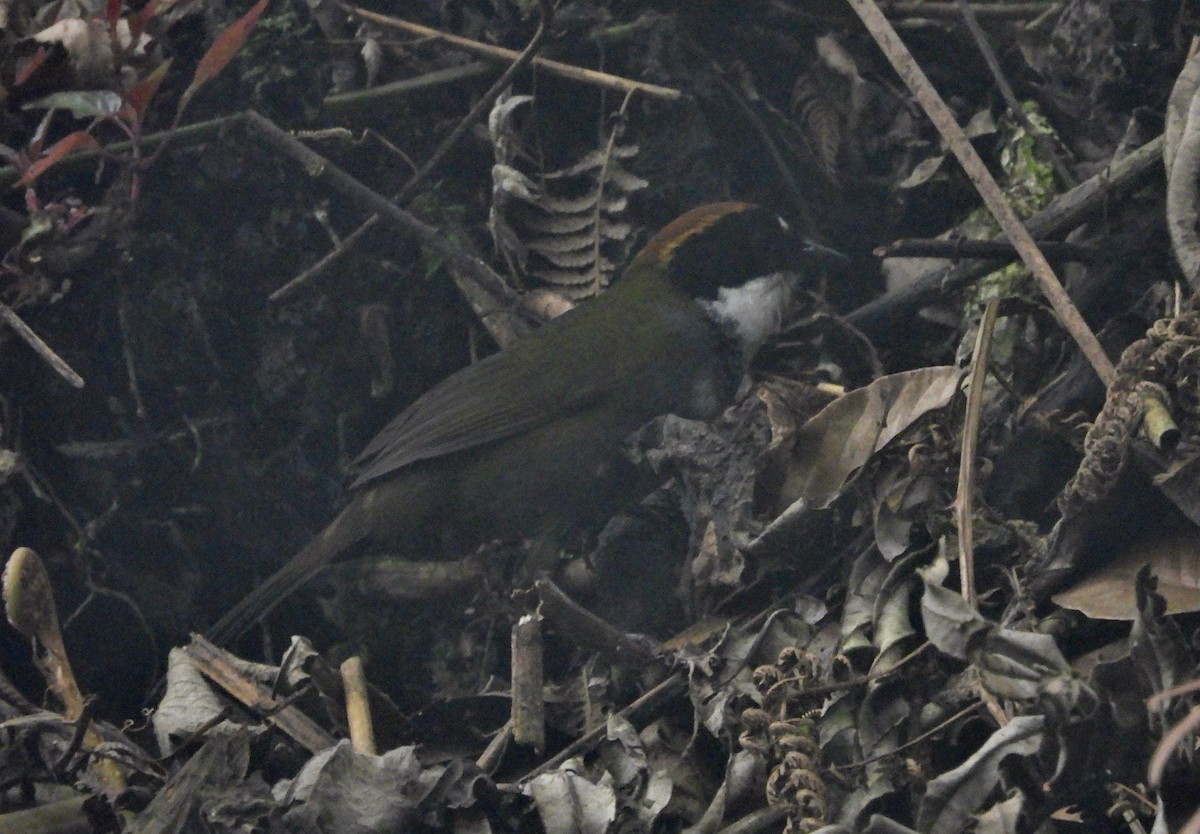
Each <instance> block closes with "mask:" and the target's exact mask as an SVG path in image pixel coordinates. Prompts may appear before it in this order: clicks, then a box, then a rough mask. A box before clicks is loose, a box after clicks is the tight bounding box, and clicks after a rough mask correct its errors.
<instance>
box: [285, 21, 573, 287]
mask: <svg viewBox="0 0 1200 834" xmlns="http://www.w3.org/2000/svg"><path fill="white" fill-rule="evenodd" d="M345 8H346V9H347V10H348V11H352V12H355V13H362V14H363V16H364V17H366V19H368V20H373V19H374V16H376V15H375V13H374V12H367V11H366V10H365V9H356V8H354V7H352V6H347V7H345ZM541 9H542V17H541V20H539V21H538V28H537V31H536V32H534V35H533V38H531V39H530V41H529V44H528V45H527V46H526V47H525V49H524V50H522V51H521V52H520V53H519V54H518V53H516V52H513V53H512V55H513V58H514V60H513V62H512V63H511V64H510V65H509V67H508V68H507V69H506V70H505V71H504V72H503V73H502V74H501V75H500V77H499V78H497V79H496V81H495V82H494V83H493V84H492V86H491V87H489V88H488V91H487V92H486V93H484V94H483V96H481V97H480V98H479V100H478V101H476V102H475V104H474V105H473V106H472V107H471V109H470V111H468V112H467V115H466V116H464V117H463V118H462V119H461V120H460V121H459V123H458V124H457V125H456V126H455V128H454V130H452V131H451V132H450V135H449V136H447V137H446V138H445V139H444V140H442V142H441V144H439V145H438V147H437V149H436V150H435V151H434V152H433V154H432V155H431V156H430V157H429V159H428V160H426V161H425V164H424V165H422V166H421V168H420V169H419V170H418V171H417V172H416V173H415V174H413V175H412V178H411V179H410V180H409V181H408V182H407V183H405V184H404V187H403V188H401V189H400V191H399V192H398V193H397V194H396V195H395V197H393V198H392V202H393V203H398V204H404V203H406V202H408V200H409V198H410V197H412V195H413V194H414V193H415V192H416V190H417V188H418V186H420V185H421V183H423V182H424V181H425V180H426V179H428V178H429V175H430V174H431V173H432V172H433V171H434V170H436V168H437V166H438V165H440V164H441V162H442V160H443V159H445V158H446V156H447V154H449V153H450V151H451V150H453V149H454V147H455V146H456V145H457V144H458V143H459V141H460V140H461V139H462V137H463V136H465V135H466V133H467V131H468V130H470V129H471V126H472V125H474V124H475V123H476V122H477V121H479V119H480V117H481V116H483V114H484V113H485V112H487V111H488V110H490V109H491V107H492V105H493V104H495V102H496V99H497V98H499V97H500V94H501V93H503V92H504V90H505V89H507V88H508V85H509V84H510V83H512V79H513V77H514V76H515V75H516V74H517V73H518V72H520V71H521V70H522V69H523V68H524V67H525V66H527V65H528V64H529V63H530V61H532V60H534V56H535V54H536V53H537V51H538V49H540V48H541V45H542V41H543V40H545V37H546V33H547V32H548V31H549V30H550V20H551V16H552V14H553V5H552V4H551V3H550V2H548V0H543V2H542V4H541ZM377 22H378V21H377ZM402 22H403V21H402ZM505 51H506V52H508V51H509V50H505ZM379 221H380V217H379V214H378V213H375V214H372V215H371V216H370V217H368V218H367V219H366V220H364V221H363V222H362V223H361V224H360V225H359V227H358V228H357V229H355V230H354V231H353V232H351V233H350V234H348V235H346V237H345V238H344V239H343V240H342V242H341V244H340V245H338V246H337V247H335V248H334V249H332V250H330V252H329V253H328V254H326V255H325V257H323V258H321V260H319V261H317V262H316V263H315V264H313V265H312V266H310V267H309V268H308V269H306V270H304V272H302V273H300V274H299V275H297V276H296V277H295V278H293V279H292V280H290V281H288V282H287V283H286V284H284V285H283V286H282V287H280V288H279V289H277V290H275V292H273V293H271V296H270V300H271V301H278V300H280V299H281V298H284V297H286V296H287V295H289V294H291V293H292V292H294V291H295V290H296V289H297V288H298V287H300V286H302V285H304V284H307V283H308V282H309V281H311V280H312V279H313V278H315V277H316V276H317V275H320V274H321V273H322V272H324V271H325V270H326V269H328V268H329V265H330V264H332V263H333V262H334V261H336V260H337V259H338V258H340V257H341V256H342V255H345V254H347V253H349V252H350V251H351V250H353V249H354V247H355V246H357V245H358V242H359V241H360V240H362V238H363V235H365V234H366V233H367V232H368V231H370V230H371V229H372V228H374V227H375V225H376V224H377V223H379Z"/></svg>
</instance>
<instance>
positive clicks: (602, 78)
mask: <svg viewBox="0 0 1200 834" xmlns="http://www.w3.org/2000/svg"><path fill="white" fill-rule="evenodd" d="M342 8H343V9H345V10H346V11H348V12H350V13H351V14H355V15H358V16H359V17H361V18H362V19H363V20H369V21H371V22H372V23H378V24H379V25H381V26H388V27H391V28H393V29H400V30H402V31H405V32H410V33H411V34H414V35H420V36H421V37H426V38H433V39H435V40H439V41H442V42H443V43H448V44H452V45H453V46H457V47H458V48H460V49H465V50H466V51H468V52H472V53H474V54H475V55H478V56H479V57H481V58H487V59H489V60H492V61H504V62H508V61H514V60H516V59H517V58H518V57H519V56H518V54H517V53H516V52H513V51H512V50H511V49H504V48H503V47H499V46H492V45H491V44H486V43H480V42H479V41H475V40H471V39H470V38H464V37H462V36H460V35H452V34H450V33H449V32H442V31H439V30H437V29H430V28H429V27H428V26H422V25H420V24H419V23H412V22H410V21H407V20H404V19H402V18H398V17H390V16H388V15H384V14H379V13H378V12H372V11H370V10H368V9H364V8H360V7H359V6H353V5H350V4H348V3H343V4H342ZM533 63H534V65H535V66H537V67H538V68H539V69H544V70H546V71H547V72H550V73H553V74H555V75H559V76H562V77H563V78H569V79H571V80H572V81H582V82H584V83H585V84H595V85H598V86H600V87H607V88H609V89H613V90H619V91H621V92H623V93H627V92H630V91H634V92H641V93H646V94H647V95H651V96H654V97H656V98H664V99H667V100H669V101H674V100H676V99H678V98H680V97H682V96H683V93H681V92H680V91H679V90H675V89H672V88H670V87H660V86H658V85H657V84H647V83H645V82H644V81H634V80H632V79H630V78H622V77H620V76H618V75H610V74H609V73H607V72H597V71H596V70H590V69H585V68H584V67H576V66H572V65H571V64H563V63H560V62H559V61H551V60H550V59H549V58H535V59H534V61H533Z"/></svg>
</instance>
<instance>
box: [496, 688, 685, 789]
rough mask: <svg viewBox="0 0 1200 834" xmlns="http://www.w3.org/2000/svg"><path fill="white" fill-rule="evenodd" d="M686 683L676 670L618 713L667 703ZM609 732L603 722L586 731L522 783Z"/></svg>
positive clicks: (632, 712) (587, 746)
mask: <svg viewBox="0 0 1200 834" xmlns="http://www.w3.org/2000/svg"><path fill="white" fill-rule="evenodd" d="M686 683H687V681H686V680H685V679H684V677H683V675H682V674H681V673H679V672H676V673H675V674H674V675H671V677H669V678H667V679H666V680H665V681H663V682H662V683H660V684H659V685H658V686H656V687H654V688H653V689H651V690H650V691H649V692H647V693H646V694H645V695H643V696H642V697H640V698H638V699H637V700H636V701H634V702H633V703H632V704H630V705H629V706H627V707H625V709H623V710H621V711H620V712H618V713H617V715H618V716H620V717H621V718H629V717H630V716H632V715H633V714H634V713H637V712H639V711H640V710H642V709H646V708H648V707H651V706H657V705H659V704H662V703H665V702H666V701H668V700H670V699H671V698H673V697H675V695H676V694H677V693H679V692H680V691H681V690H682V689H683V687H684V685H685V684H686ZM607 732H608V725H607V724H601V725H599V726H597V727H593V728H592V729H591V730H590V731H589V732H587V733H584V734H583V735H582V736H580V737H579V738H577V739H575V740H574V741H573V742H571V743H570V744H568V745H567V746H566V747H564V748H563V749H562V750H560V751H559V752H558V753H557V754H556V755H554V756H552V757H550V758H549V759H547V760H546V761H544V762H542V763H541V764H540V765H538V766H537V767H535V768H534V769H533V770H531V771H529V772H528V773H526V774H525V775H524V776H522V777H521V778H520V779H519V780H518V781H519V782H521V783H524V782H528V781H530V780H531V779H534V778H536V777H538V776H541V775H542V774H543V773H547V772H549V771H551V770H553V769H554V768H556V767H558V766H559V765H560V764H562V763H563V762H565V761H566V760H567V759H569V758H571V757H572V756H578V755H579V754H580V753H582V752H583V751H584V750H587V749H588V748H589V747H591V746H592V745H593V744H595V743H596V742H597V741H599V740H600V738H601V737H602V736H603V735H604V734H605V733H607Z"/></svg>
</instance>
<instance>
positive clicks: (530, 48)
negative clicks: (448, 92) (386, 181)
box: [395, 0, 554, 204]
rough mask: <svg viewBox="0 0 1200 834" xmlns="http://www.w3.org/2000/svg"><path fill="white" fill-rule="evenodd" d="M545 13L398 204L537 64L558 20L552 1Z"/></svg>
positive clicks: (546, 3)
mask: <svg viewBox="0 0 1200 834" xmlns="http://www.w3.org/2000/svg"><path fill="white" fill-rule="evenodd" d="M539 8H540V9H541V18H540V19H539V20H538V27H537V31H536V32H534V33H533V37H532V38H530V40H529V44H528V45H527V46H526V47H525V49H523V50H522V51H521V53H520V54H519V55H517V56H516V57H515V59H514V60H513V62H512V64H511V65H510V66H509V67H508V69H506V70H505V71H504V73H503V74H502V75H501V76H500V77H499V78H497V79H496V81H495V83H494V84H492V86H491V87H490V88H489V89H488V91H487V92H486V93H485V94H484V95H483V96H481V97H480V99H479V100H478V101H477V102H475V104H474V106H472V107H471V109H470V110H469V111H468V112H467V115H465V116H463V118H462V121H460V122H459V123H458V124H457V125H456V126H455V128H454V130H452V131H450V135H449V136H447V137H446V138H445V139H444V140H443V141H442V143H441V144H440V145H438V147H437V150H435V151H434V152H433V154H432V155H431V156H430V157H429V159H427V160H426V161H425V164H424V165H422V166H421V168H420V170H419V171H417V173H415V174H413V176H412V179H410V180H409V181H408V182H406V183H405V184H404V187H403V188H401V189H400V193H399V194H397V195H396V198H395V202H397V203H400V204H404V203H406V202H408V200H409V198H410V197H412V195H413V194H414V193H415V192H416V190H417V188H418V187H419V186H420V185H421V184H422V183H423V182H424V181H425V180H426V179H428V178H429V175H430V174H431V173H432V172H433V171H434V170H436V169H437V166H438V165H440V164H441V162H442V160H443V159H445V158H446V155H447V154H449V153H450V151H451V150H453V149H454V146H455V145H457V144H458V142H459V140H460V139H462V138H463V136H465V135H466V134H467V131H468V130H470V129H471V126H472V125H474V124H475V123H476V122H477V121H479V119H480V117H481V116H483V114H484V113H486V112H488V111H489V110H491V109H492V105H493V104H495V103H496V99H498V98H500V95H501V93H503V92H504V91H505V90H506V89H508V85H509V84H511V83H512V80H513V78H514V77H515V76H516V74H517V73H518V72H520V71H521V70H522V69H524V68H525V67H526V66H527V65H528V64H529V62H530V61H533V60H534V56H535V55H537V51H538V50H539V49H541V47H542V41H544V40H545V39H546V34H547V33H548V32H549V31H550V23H551V21H552V20H553V19H554V4H553V3H552V2H551V0H541V2H540V4H539Z"/></svg>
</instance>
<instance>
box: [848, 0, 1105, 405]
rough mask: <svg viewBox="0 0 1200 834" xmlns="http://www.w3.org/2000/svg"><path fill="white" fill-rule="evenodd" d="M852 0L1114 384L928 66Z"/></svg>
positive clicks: (871, 3)
mask: <svg viewBox="0 0 1200 834" xmlns="http://www.w3.org/2000/svg"><path fill="white" fill-rule="evenodd" d="M849 3H850V5H851V7H852V8H853V9H854V11H855V13H856V14H857V15H858V16H859V18H860V19H861V20H862V22H863V24H864V25H865V26H866V27H867V30H868V31H869V32H870V33H871V36H872V37H873V38H875V42H876V43H877V44H879V47H880V48H881V49H882V50H883V52H884V54H885V55H886V56H887V58H888V61H890V62H891V64H892V66H893V67H894V68H895V70H896V72H897V73H899V75H900V77H901V79H902V80H903V81H904V83H905V85H907V86H908V88H909V90H910V91H911V92H912V94H913V95H914V96H915V97H916V99H917V101H918V102H919V103H920V104H921V106H922V108H923V109H924V110H925V113H926V114H927V115H928V116H929V118H930V119H931V120H932V121H933V123H934V125H935V126H936V127H937V129H938V132H939V133H941V134H942V137H943V139H945V141H946V144H947V145H949V147H950V150H951V151H953V152H954V155H955V156H956V157H957V158H958V161H959V163H960V164H961V165H962V166H963V168H964V169H965V170H966V172H967V176H969V177H970V178H971V182H972V183H974V185H975V188H976V190H978V191H979V195H980V196H981V197H982V198H983V202H984V204H985V205H986V206H987V207H988V210H989V211H990V212H991V213H992V215H993V216H994V217H995V218H996V220H997V221H998V222H999V223H1000V227H1001V228H1002V229H1003V230H1004V232H1005V234H1007V235H1008V238H1009V240H1011V241H1012V242H1013V244H1014V245H1015V246H1016V248H1017V252H1018V253H1019V254H1020V255H1021V260H1022V261H1024V262H1025V265H1026V266H1027V267H1028V268H1029V271H1030V272H1031V273H1033V277H1034V278H1035V279H1036V280H1037V282H1038V284H1039V285H1040V286H1041V288H1042V293H1043V294H1044V295H1045V296H1046V299H1047V300H1048V301H1049V302H1050V306H1051V307H1053V308H1054V312H1055V313H1056V314H1057V316H1058V320H1059V322H1060V323H1061V324H1062V326H1063V327H1064V328H1065V329H1066V331H1067V332H1068V333H1069V334H1070V335H1071V337H1072V338H1073V339H1074V340H1075V342H1076V344H1078V345H1079V348H1080V350H1082V351H1083V355H1084V356H1085V357H1087V360H1088V362H1090V363H1091V365H1092V368H1093V369H1095V371H1096V374H1097V375H1098V376H1099V377H1100V379H1101V380H1102V381H1103V382H1104V384H1105V385H1106V386H1107V385H1111V384H1112V381H1113V379H1115V378H1116V370H1115V368H1114V367H1113V363H1112V360H1111V359H1109V358H1108V355H1107V354H1106V353H1105V352H1104V348H1103V347H1101V346H1100V342H1099V341H1098V340H1097V339H1096V334H1094V333H1093V332H1092V330H1091V328H1090V327H1088V325H1087V322H1085V321H1084V320H1083V317H1082V316H1081V315H1080V314H1079V311H1078V310H1077V309H1076V308H1075V305H1074V303H1073V302H1072V301H1071V298H1070V296H1069V295H1067V291H1066V290H1065V289H1063V286H1062V284H1061V283H1060V282H1059V280H1058V276H1056V275H1055V274H1054V270H1053V268H1051V266H1050V264H1049V263H1047V262H1046V257H1045V256H1044V255H1043V254H1042V253H1041V250H1039V249H1038V248H1037V244H1036V243H1034V242H1033V238H1032V237H1031V236H1030V234H1029V230H1028V229H1026V228H1025V226H1024V225H1023V224H1022V223H1021V220H1020V218H1018V217H1017V215H1016V213H1015V212H1014V211H1013V209H1012V206H1010V205H1009V204H1008V202H1007V201H1006V200H1005V198H1004V192H1002V191H1001V190H1000V186H999V185H997V184H996V181H995V180H994V179H993V178H992V175H991V173H990V172H989V171H988V169H987V165H985V164H984V162H983V160H982V159H981V158H980V157H979V154H978V153H977V152H976V151H975V148H974V147H973V146H972V145H971V142H970V140H969V139H967V136H966V134H965V133H964V132H963V129H962V127H961V126H960V125H959V124H958V122H957V121H955V118H954V114H953V113H952V112H951V111H950V108H949V107H948V106H946V103H945V102H944V101H943V100H942V97H941V96H940V95H938V92H937V90H935V89H934V87H933V85H932V84H931V83H930V82H929V79H928V78H927V77H926V76H925V73H924V71H922V69H921V67H920V66H918V64H917V62H916V61H915V60H914V59H913V56H912V53H911V52H909V51H908V47H906V46H905V45H904V43H903V42H902V41H901V40H900V36H899V35H897V34H896V30H895V28H894V27H893V26H892V24H891V23H890V22H889V21H888V19H887V18H886V17H884V15H883V12H881V11H880V10H879V6H878V5H876V3H875V0H849Z"/></svg>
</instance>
